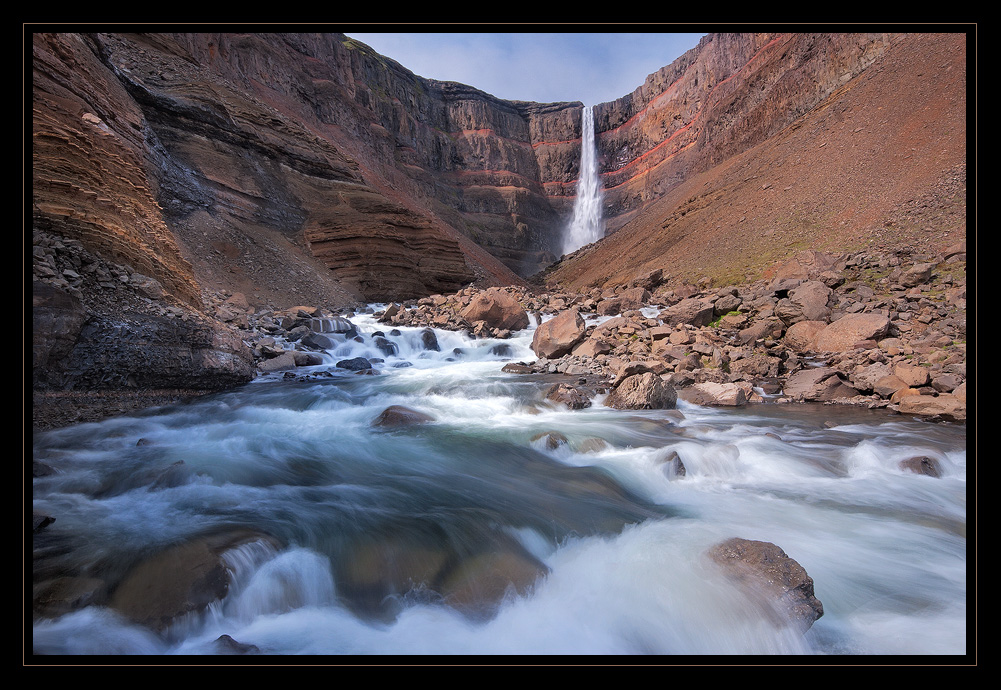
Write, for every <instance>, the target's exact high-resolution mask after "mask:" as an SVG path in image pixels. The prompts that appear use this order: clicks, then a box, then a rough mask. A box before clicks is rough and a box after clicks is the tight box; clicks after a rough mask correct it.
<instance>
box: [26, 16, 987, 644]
mask: <svg viewBox="0 0 1001 690" xmlns="http://www.w3.org/2000/svg"><path fill="white" fill-rule="evenodd" d="M26 39H28V40H30V44H31V49H32V50H31V61H32V81H31V87H32V88H31V103H32V122H31V125H32V129H31V146H30V149H31V156H32V158H31V168H32V179H31V196H32V206H31V213H30V214H26V216H27V217H29V218H30V222H31V228H30V230H31V233H30V235H31V238H32V244H31V247H30V248H28V247H26V254H27V255H28V256H29V257H30V271H31V293H32V308H31V321H32V323H31V331H32V358H31V382H32V396H31V397H32V413H31V422H30V424H31V427H32V436H33V442H32V446H33V447H32V455H33V462H32V481H31V486H32V491H31V499H32V500H31V502H32V505H33V515H32V530H31V535H30V546H31V550H32V561H33V562H32V591H31V600H32V605H31V615H32V626H33V644H32V646H33V653H34V654H36V655H38V656H39V657H42V656H50V655H64V654H74V655H77V654H82V655H102V654H116V655H117V654H123V655H124V654H155V655H197V656H202V655H213V656H214V655H219V654H227V655H229V654H240V655H255V654H272V655H273V654H293V655H300V654H336V655H346V654H366V655H372V654H378V655H382V654H406V655H419V654H572V655H580V654H595V655H602V654H616V655H622V654H628V655H632V654H672V655H678V654H693V655H705V654H728V655H733V654H752V655H753V654H770V655H776V654H777V655H782V654H796V655H807V654H810V655H830V654H853V655H870V656H876V655H884V654H889V655H896V654H907V655H931V654H945V655H950V656H960V655H963V654H965V653H966V650H967V639H966V631H965V627H966V606H967V604H966V587H965V576H966V490H967V489H966V487H967V460H966V417H967V410H966V399H967V398H966V395H967V394H966V388H967V371H966V366H967V363H966V358H967V355H966V348H967V345H966V339H967V331H966V329H967V322H966V300H967V295H966V219H967V209H966V164H967V142H966V121H967V110H966V90H967V34H966V33H962V32H955V33H950V32H946V33H923V32H917V33H888V32H868V33H862V32H859V33H798V32H756V33H735V34H724V33H713V34H708V35H707V36H706V37H705V38H704V39H703V40H702V41H701V42H700V44H699V45H698V46H697V47H696V48H694V49H692V50H691V51H689V52H688V53H686V54H685V55H683V56H682V57H681V58H679V59H678V60H676V61H675V62H674V63H672V64H671V65H667V66H665V67H664V68H662V69H661V70H659V71H658V72H656V73H654V74H651V75H650V76H649V77H648V78H647V79H646V81H645V83H644V84H643V85H642V86H640V87H639V88H637V89H636V90H635V91H633V92H632V93H630V94H626V95H624V96H623V97H621V98H619V99H617V100H616V101H613V102H610V103H598V104H594V105H593V106H587V107H585V106H584V105H583V104H582V103H580V102H570V103H532V102H524V101H505V100H502V99H499V98H495V97H494V96H491V95H490V94H487V93H484V92H482V91H480V90H478V89H476V88H475V86H467V85H463V84H457V83H452V82H440V81H435V80H431V79H426V78H423V77H420V76H418V75H415V74H413V73H412V72H410V71H409V70H407V69H406V67H405V66H403V65H400V64H398V63H396V62H394V61H393V60H390V59H388V58H385V57H383V56H380V55H378V54H377V53H375V51H373V50H371V49H370V48H369V47H368V46H365V45H364V44H362V43H359V42H357V41H354V40H352V39H350V38H348V37H347V36H345V35H344V34H335V33H330V34H320V33H309V34H307V33H188V34H180V33H70V32H62V33H45V32H37V33H32V34H30V35H29V36H26ZM591 127H593V129H591ZM589 134H591V135H592V136H593V139H594V141H593V143H594V156H593V160H591V161H590V162H593V164H594V170H593V172H594V177H593V178H592V179H594V180H595V182H596V184H594V185H593V186H592V188H591V192H589V193H588V195H585V194H584V193H583V192H582V191H581V189H582V185H581V182H582V180H584V179H588V178H587V176H585V174H584V173H585V170H586V168H587V167H588V161H587V160H586V159H587V158H588V157H587V156H585V155H583V153H582V152H583V151H584V150H586V149H584V148H583V147H584V142H585V141H586V140H587V139H588V135H589ZM582 198H589V199H590V200H591V201H592V202H599V201H600V203H591V204H589V205H587V206H588V208H589V209H590V211H591V212H592V215H597V216H599V217H600V218H601V219H602V223H603V226H604V227H603V231H602V232H601V233H600V234H597V233H596V234H594V235H589V236H586V237H585V241H583V242H581V241H580V240H577V241H574V242H573V246H572V247H571V246H565V245H564V232H565V231H566V229H567V228H568V227H569V226H570V224H571V222H572V218H573V217H574V216H575V214H576V212H575V206H577V205H578V204H579V202H581V200H582ZM580 205H581V206H583V204H580ZM26 236H27V232H26ZM26 316H27V315H26ZM849 326H853V328H852V329H849V328H848V327H849ZM866 329H868V330H866ZM543 340H545V342H543ZM26 364H27V358H26ZM971 378H972V377H971ZM25 379H26V380H27V376H26V377H25ZM970 383H972V381H970ZM629 396H632V398H631V399H633V400H635V399H636V398H637V396H639V397H640V398H641V402H640V403H639V404H638V405H632V404H625V403H620V401H621V400H623V399H626V398H628V397H629ZM644 396H645V397H644ZM653 401H656V402H655V403H654V402H653ZM835 403H842V404H835ZM25 416H26V418H27V411H26V415H25ZM26 424H27V421H26ZM26 466H27V462H26ZM734 537H738V538H740V539H742V540H743V541H738V542H733V541H732V538H734ZM775 545H777V546H775ZM778 547H781V548H778ZM773 548H774V549H777V551H773V550H771V549H773ZM777 553H781V555H776V554H777ZM787 554H788V555H787ZM755 558H760V559H761V560H762V561H765V562H769V563H773V562H774V563H779V564H781V565H780V566H777V567H781V568H783V576H782V577H783V578H784V580H783V581H784V582H786V583H787V586H786V588H785V589H784V590H783V591H782V592H781V596H780V597H779V600H780V601H781V603H779V604H776V603H775V601H773V596H772V594H769V593H763V592H760V591H757V589H756V587H753V586H752V587H751V590H754V593H752V594H748V593H747V591H745V590H746V589H747V582H746V581H742V582H743V584H741V585H739V586H736V585H734V584H733V582H731V581H730V579H729V578H728V576H726V575H725V574H724V573H723V571H719V572H718V571H717V570H716V567H717V566H716V565H713V563H717V565H718V564H719V563H720V562H727V561H728V560H733V561H735V562H739V563H742V564H746V563H748V562H751V561H753V560H754V559H755ZM860 563H864V564H865V566H864V567H860V566H859V565H858V564H860ZM759 565H760V562H759ZM620 566H621V567H620ZM801 566H802V567H801ZM175 568H176V569H175ZM804 569H805V571H804ZM182 572H183V573H187V574H181V573H182ZM806 572H808V573H809V576H806ZM665 573H666V574H667V575H665ZM741 577H744V578H745V579H746V578H747V577H750V578H751V579H753V578H754V576H748V575H747V574H746V573H745V574H744V575H743V576H741ZM189 578H190V579H189ZM738 580H739V578H738ZM158 582H159V583H163V582H172V583H174V584H173V585H171V586H167V585H162V586H158V585H157V584H156V583H158ZM929 583H932V584H933V586H928V585H929ZM814 585H816V596H814ZM741 592H743V594H741ZM820 602H822V605H821V603H820ZM543 620H544V621H546V624H545V625H540V624H539V622H540V621H543ZM933 630H934V634H932V633H931V631H933Z"/></svg>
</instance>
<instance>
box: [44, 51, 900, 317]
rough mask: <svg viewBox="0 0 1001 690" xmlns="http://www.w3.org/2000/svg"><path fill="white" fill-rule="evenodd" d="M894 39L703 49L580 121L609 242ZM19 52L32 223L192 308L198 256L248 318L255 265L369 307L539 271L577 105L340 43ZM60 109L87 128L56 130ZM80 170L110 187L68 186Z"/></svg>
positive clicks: (557, 217) (199, 274)
mask: <svg viewBox="0 0 1001 690" xmlns="http://www.w3.org/2000/svg"><path fill="white" fill-rule="evenodd" d="M896 38H897V39H898V38H899V37H896ZM894 40H895V37H892V36H887V35H883V34H713V35H709V36H707V37H706V38H705V39H704V40H703V41H702V42H701V43H700V45H699V46H698V47H696V48H694V49H693V50H691V51H689V52H688V53H687V54H686V55H684V56H682V57H681V58H679V59H678V60H677V61H676V62H675V63H673V64H672V65H669V66H666V67H664V68H663V69H661V70H660V71H659V72H657V73H656V74H653V75H650V77H649V78H648V79H647V81H646V83H644V85H643V86H641V87H640V88H638V89H637V90H636V91H634V92H633V93H632V94H629V95H626V96H624V97H622V98H620V99H618V100H617V101H614V102H612V103H605V104H600V105H599V106H597V107H596V129H597V131H598V146H599V156H600V162H601V173H602V178H603V183H604V187H605V200H606V209H605V213H606V220H607V230H608V232H609V233H611V232H614V231H615V230H617V229H618V228H619V227H621V226H622V225H624V224H625V223H626V222H628V221H629V220H630V219H632V218H634V217H635V216H636V215H637V214H638V213H639V212H640V211H642V209H643V208H645V206H646V205H647V204H649V203H651V202H652V201H654V200H656V199H658V198H660V197H661V196H663V195H664V194H665V193H666V192H667V191H669V190H670V189H672V188H673V187H675V186H677V185H678V184H679V183H680V182H681V181H683V180H685V179H687V178H689V177H690V176H691V175H692V174H694V173H697V172H701V171H704V170H706V169H708V168H711V167H712V166H714V165H716V164H718V163H720V162H722V161H724V160H726V159H728V158H730V157H732V156H733V155H736V154H737V153H740V152H742V151H745V150H747V149H748V148H749V147H751V146H753V145H755V144H757V143H759V142H761V141H763V140H765V139H767V138H768V137H770V136H772V135H774V134H775V133H776V132H778V131H780V130H781V129H782V128H783V127H786V126H788V124H789V123H791V122H793V121H795V119H796V118H798V117H800V116H801V115H802V114H803V113H805V112H808V111H809V110H810V109H811V108H813V107H815V106H816V105H817V104H818V103H820V102H821V101H822V100H823V99H824V98H826V97H827V96H828V95H829V94H830V93H832V92H833V91H834V89H836V88H838V87H839V86H841V85H842V84H844V83H846V82H847V81H848V80H850V79H851V78H853V77H854V76H855V75H857V74H859V73H860V72H861V71H862V70H864V69H865V68H866V67H868V66H869V65H870V64H872V63H873V62H874V61H875V60H876V59H878V57H879V56H880V55H882V54H883V53H884V52H885V51H886V49H887V48H888V47H889V46H890V45H892V43H893V41H894ZM34 44H35V58H34V62H35V72H36V77H35V89H34V91H35V101H36V108H35V111H36V115H35V120H34V126H35V129H36V137H35V142H36V143H35V150H34V152H33V157H34V161H35V171H34V178H35V179H34V182H35V189H36V194H35V196H36V199H37V202H36V207H37V212H38V214H39V218H40V222H44V221H45V220H46V219H52V218H55V219H57V221H58V223H59V224H63V225H66V226H67V227H68V226H69V225H71V224H73V223H76V225H77V227H76V229H75V230H68V232H71V233H72V235H73V236H75V237H79V238H81V239H83V240H85V241H86V242H88V243H90V244H92V245H94V246H105V247H106V248H107V249H108V250H109V251H111V252H112V253H115V254H116V255H121V256H122V258H123V259H124V260H127V261H128V262H130V263H132V264H134V265H137V266H139V265H142V266H143V267H144V268H145V269H146V270H149V271H150V272H151V273H153V274H154V277H157V279H160V280H161V282H164V283H165V284H169V285H170V287H171V289H172V290H173V291H177V292H178V294H179V295H183V296H184V299H186V300H187V301H189V302H190V301H192V300H193V299H195V298H196V293H197V290H196V289H195V288H194V284H195V283H200V284H203V285H204V284H211V283H212V282H213V280H216V276H215V272H214V271H213V270H212V267H211V266H206V265H205V263H204V262H205V260H206V259H210V258H213V257H217V256H227V255H228V258H230V259H232V258H233V256H232V255H234V254H241V255H243V256H240V257H239V258H240V259H242V260H240V261H237V262H236V266H235V267H234V271H233V273H234V275H232V276H228V277H227V279H229V278H232V279H234V280H236V281H237V283H238V287H239V288H240V289H243V290H246V291H248V292H250V291H256V292H258V293H261V300H262V301H263V300H264V299H265V297H266V294H264V293H263V292H262V288H261V286H263V285H268V284H272V285H273V284H276V283H277V282H278V281H277V279H276V277H275V276H271V275H269V274H268V269H267V268H266V266H268V265H269V264H272V263H273V261H274V257H280V256H283V255H294V256H296V257H297V261H298V262H300V263H301V264H302V265H303V268H304V270H303V273H306V274H312V273H314V272H315V267H316V266H317V265H321V266H326V267H327V268H328V269H329V270H330V272H331V275H329V276H325V278H326V280H323V281H321V283H322V285H319V286H317V288H316V289H314V290H312V292H320V293H322V292H329V291H330V290H332V289H333V288H334V285H333V282H334V281H336V283H337V284H338V286H339V288H340V290H339V291H335V292H338V294H340V295H349V294H353V295H356V296H358V297H360V298H362V299H368V300H384V299H399V298H407V297H417V296H421V295H426V294H430V293H434V292H441V291H447V290H450V289H456V288H458V287H460V286H461V285H463V284H466V283H468V282H470V281H472V280H474V279H477V278H479V279H481V280H485V281H487V282H495V283H509V282H516V281H517V278H516V277H515V276H514V275H512V272H514V273H518V274H520V275H522V276H528V275H531V274H532V273H535V272H536V271H538V270H540V269H541V268H543V267H545V266H546V265H548V264H549V263H551V262H552V261H554V260H555V259H556V258H557V256H556V254H557V251H558V249H557V248H558V247H559V246H560V237H561V234H562V232H563V229H564V226H565V224H566V222H567V219H568V218H569V216H570V214H571V209H572V204H573V197H574V190H575V185H576V179H577V174H578V165H579V160H580V142H581V132H580V126H581V124H580V120H581V112H580V111H581V107H582V106H581V104H580V103H553V104H539V103H527V102H510V101H503V100H501V99H497V98H494V97H492V96H490V95H489V94H486V93H483V92H482V91H478V90H476V89H474V88H472V87H469V86H464V85H461V84H455V83H449V82H437V81H433V80H428V79H424V78H422V77H419V76H417V75H414V74H413V73H411V72H409V71H408V70H406V69H405V68H404V67H402V66H401V65H399V64H397V63H396V62H394V61H392V60H389V59H386V58H384V57H382V56H380V55H378V54H377V53H375V52H374V51H372V50H371V49H370V48H368V47H367V46H365V45H363V44H361V43H358V42H355V41H352V40H351V39H348V38H347V37H345V36H343V35H340V34H211V33H198V34H129V35H120V34H96V35H90V36H82V35H74V34H55V35H44V34H38V35H35V36H34ZM57 81H58V84H57V83H56V82H57ZM60 90H68V91H69V92H70V93H72V94H73V95H72V96H71V98H72V99H74V100H73V107H74V108H77V109H82V110H83V111H84V112H74V113H70V112H66V110H65V108H66V106H65V102H64V101H60V100H59V92H60ZM91 110H96V111H101V113H103V115H104V117H103V118H102V114H101V113H97V112H90V111H91ZM88 113H89V114H88ZM85 115H86V117H87V119H84V116H85ZM102 128H103V129H102ZM102 132H105V133H106V134H101V133H102ZM68 133H72V134H68ZM67 136H74V137H76V138H77V139H78V140H79V141H78V142H76V143H74V144H73V145H67V144H68V143H69V142H68V140H67V139H66V137H67ZM80 144H85V146H81V145H80ZM105 149H107V151H108V153H109V154H110V155H107V156H106V155H105ZM71 151H75V152H77V153H78V154H79V155H81V156H82V157H83V161H82V162H80V161H78V162H74V161H72V160H71V159H70V158H69V157H70V155H71V154H70V152H71ZM92 156H93V157H96V158H97V159H99V160H102V159H103V160H105V161H106V165H108V166H110V168H111V169H110V170H108V171H105V172H104V173H101V172H100V171H92V170H84V168H85V167H86V164H85V163H86V162H87V161H88V160H89V159H90V157H92ZM58 166H64V167H66V170H64V171H61V172H60V171H59V170H56V169H55V168H56V167H58ZM57 180H67V181H68V184H69V187H62V186H59V184H58V183H57ZM126 181H127V182H126ZM133 185H134V186H136V187H138V190H139V191H138V193H137V194H133V193H132V186H133ZM88 193H89V194H93V195H95V196H94V199H98V198H99V199H101V201H100V202H97V201H94V200H89V199H87V198H86V195H87V194H88ZM126 198H127V200H126ZM71 209H77V210H75V211H72V210H71ZM123 210H124V211H125V213H126V214H133V215H135V216H136V219H137V222H134V223H133V222H127V223H126V222H123V216H122V211H123ZM83 216H86V217H88V218H89V220H88V221H85V222H84V224H85V225H86V223H89V224H90V229H89V230H87V229H84V227H83V226H81V225H80V218H81V217H83ZM102 216H103V217H102ZM110 216H115V217H114V218H111V217H110ZM95 228H103V229H104V230H103V231H97V230H95ZM125 228H129V229H125ZM140 235H142V236H141V237H140ZM366 238H372V240H373V241H372V242H368V241H367V240H366ZM484 250H485V251H484ZM185 262H187V264H185ZM188 264H190V265H188ZM304 282H307V283H312V282H313V277H312V276H310V278H309V279H308V280H306V281H304ZM182 283H186V285H182ZM255 284H256V285H257V287H256V288H255Z"/></svg>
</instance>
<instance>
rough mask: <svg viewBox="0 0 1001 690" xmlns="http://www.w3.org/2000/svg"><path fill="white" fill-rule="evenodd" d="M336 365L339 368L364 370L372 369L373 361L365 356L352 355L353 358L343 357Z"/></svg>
mask: <svg viewBox="0 0 1001 690" xmlns="http://www.w3.org/2000/svg"><path fill="white" fill-rule="evenodd" d="M334 366H336V367H337V368H338V369H347V370H348V371H364V370H366V369H371V368H372V363H371V362H369V361H368V360H367V359H365V358H364V357H352V358H351V359H342V360H341V361H339V362H337V364H335V365H334Z"/></svg>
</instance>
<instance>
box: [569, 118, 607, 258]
mask: <svg viewBox="0 0 1001 690" xmlns="http://www.w3.org/2000/svg"><path fill="white" fill-rule="evenodd" d="M601 197H602V189H601V180H600V179H599V177H598V147H597V145H596V144H595V140H594V106H585V108H584V113H583V116H582V119H581V146H580V175H579V177H578V179H577V200H576V201H575V202H574V206H573V220H571V221H570V225H569V226H568V227H567V231H566V236H565V237H564V239H563V254H569V253H570V252H572V251H574V250H575V249H579V248H580V247H583V246H584V245H585V244H590V243H591V242H596V241H598V240H600V239H601V238H602V237H604V236H605V226H604V223H603V221H602V218H601Z"/></svg>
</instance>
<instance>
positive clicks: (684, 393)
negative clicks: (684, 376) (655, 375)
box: [679, 381, 747, 407]
mask: <svg viewBox="0 0 1001 690" xmlns="http://www.w3.org/2000/svg"><path fill="white" fill-rule="evenodd" d="M679 396H680V397H681V398H682V399H683V400H685V401H686V402H690V403H692V404H693V405H705V406H724V407H739V406H740V405H746V404H747V394H746V393H745V392H744V389H743V388H741V387H740V386H738V385H737V384H736V383H712V382H709V381H707V382H704V383H696V384H694V385H692V386H688V387H687V388H683V389H682V390H681V392H680V393H679Z"/></svg>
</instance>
